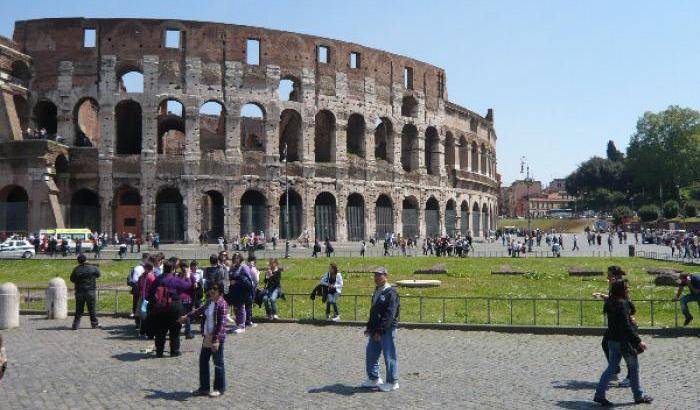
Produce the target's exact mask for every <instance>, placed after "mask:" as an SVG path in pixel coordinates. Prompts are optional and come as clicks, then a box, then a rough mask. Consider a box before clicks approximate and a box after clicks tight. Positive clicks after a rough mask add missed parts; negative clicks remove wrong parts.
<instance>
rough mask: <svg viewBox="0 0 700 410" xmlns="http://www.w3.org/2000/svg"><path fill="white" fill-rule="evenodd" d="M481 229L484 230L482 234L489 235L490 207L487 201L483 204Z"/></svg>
mask: <svg viewBox="0 0 700 410" xmlns="http://www.w3.org/2000/svg"><path fill="white" fill-rule="evenodd" d="M481 229H482V230H483V234H482V236H487V235H488V231H489V229H491V226H490V223H489V208H488V206H487V205H486V202H484V203H483V205H482V206H481Z"/></svg>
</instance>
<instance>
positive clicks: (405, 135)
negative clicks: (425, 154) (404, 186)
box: [401, 124, 418, 172]
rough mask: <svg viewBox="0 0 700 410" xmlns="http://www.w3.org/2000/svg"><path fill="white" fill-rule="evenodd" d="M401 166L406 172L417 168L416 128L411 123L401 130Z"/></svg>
mask: <svg viewBox="0 0 700 410" xmlns="http://www.w3.org/2000/svg"><path fill="white" fill-rule="evenodd" d="M401 167H402V168H403V170H404V171H406V172H412V171H415V170H417V169H418V130H417V129H416V127H415V126H414V125H413V124H406V125H404V127H403V129H402V130H401Z"/></svg>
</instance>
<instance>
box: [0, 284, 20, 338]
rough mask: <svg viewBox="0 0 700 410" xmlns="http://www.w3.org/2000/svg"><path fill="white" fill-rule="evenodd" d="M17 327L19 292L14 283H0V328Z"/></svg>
mask: <svg viewBox="0 0 700 410" xmlns="http://www.w3.org/2000/svg"><path fill="white" fill-rule="evenodd" d="M13 327H19V292H18V291H17V286H15V284H14V283H10V282H7V283H3V284H2V285H0V329H10V328H13Z"/></svg>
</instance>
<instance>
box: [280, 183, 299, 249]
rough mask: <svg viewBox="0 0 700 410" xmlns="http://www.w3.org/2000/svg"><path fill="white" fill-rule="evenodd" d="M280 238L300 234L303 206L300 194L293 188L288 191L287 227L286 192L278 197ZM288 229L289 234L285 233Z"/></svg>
mask: <svg viewBox="0 0 700 410" xmlns="http://www.w3.org/2000/svg"><path fill="white" fill-rule="evenodd" d="M279 205H280V217H279V221H280V226H279V232H280V238H281V239H290V240H291V239H296V238H298V237H299V236H300V235H301V224H302V218H303V215H304V214H303V212H304V210H303V208H302V203H301V196H300V195H299V194H298V193H297V192H296V191H294V190H290V191H289V227H287V193H286V192H285V193H284V194H282V196H281V197H280V203H279ZM287 229H289V235H287Z"/></svg>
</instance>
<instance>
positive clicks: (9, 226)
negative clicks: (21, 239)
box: [0, 202, 29, 233]
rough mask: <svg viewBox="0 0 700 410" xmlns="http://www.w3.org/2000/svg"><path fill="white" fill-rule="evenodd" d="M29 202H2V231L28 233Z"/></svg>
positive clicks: (0, 225)
mask: <svg viewBox="0 0 700 410" xmlns="http://www.w3.org/2000/svg"><path fill="white" fill-rule="evenodd" d="M28 211H29V206H28V203H27V202H0V231H5V232H23V233H24V232H27V231H28V228H27V212H28Z"/></svg>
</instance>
